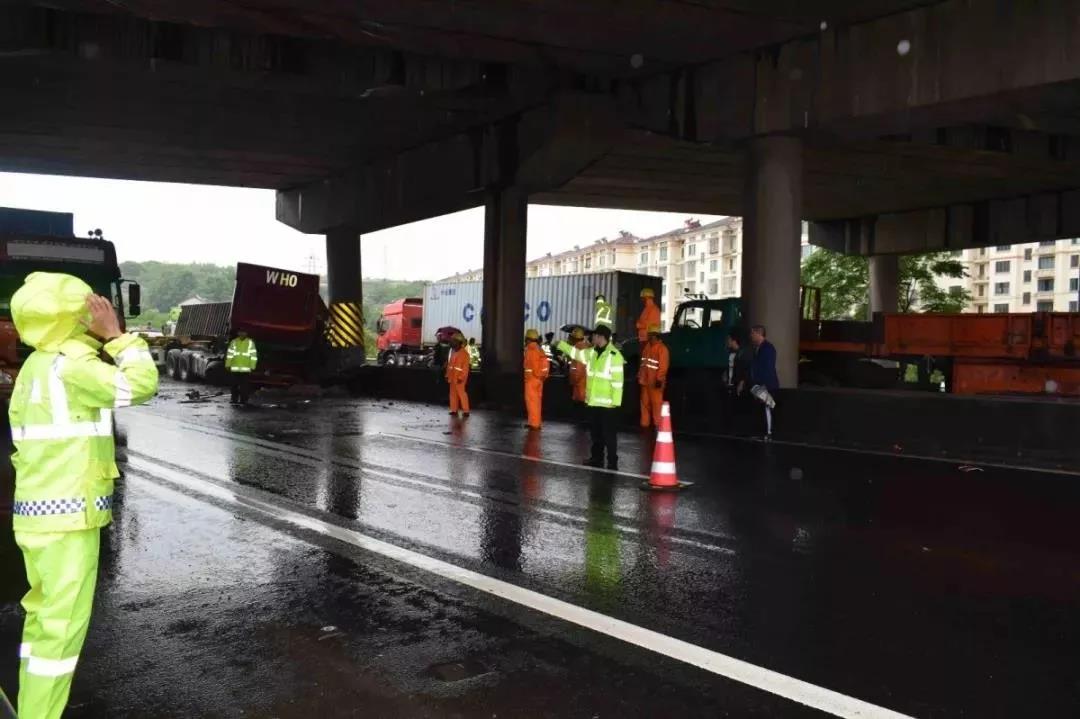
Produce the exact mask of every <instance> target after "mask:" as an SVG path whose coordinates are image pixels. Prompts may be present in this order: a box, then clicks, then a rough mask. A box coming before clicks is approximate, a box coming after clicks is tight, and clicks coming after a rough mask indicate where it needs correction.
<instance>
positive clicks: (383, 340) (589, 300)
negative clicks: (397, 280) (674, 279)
mask: <svg viewBox="0 0 1080 719" xmlns="http://www.w3.org/2000/svg"><path fill="white" fill-rule="evenodd" d="M645 288H649V289H652V291H653V292H654V293H655V294H656V296H657V297H659V296H660V289H661V279H660V278H659V277H652V276H649V275H639V274H635V273H632V272H620V271H612V272H600V273H594V274H587V275H566V276H561V277H530V278H528V279H526V280H525V306H524V308H523V310H524V326H525V327H531V328H534V329H536V330H539V332H540V334H541V336H543V335H544V334H546V333H548V332H555V333H559V332H560V331H561V330H562V328H563V327H564V326H566V325H571V324H578V325H581V326H583V327H592V325H593V319H594V312H595V308H594V301H595V298H596V295H601V294H602V295H604V297H606V298H607V300H608V301H609V302H610V303H611V304H612V306H613V309H614V311H615V335H616V338H627V337H634V336H636V334H637V329H636V327H635V323H636V322H637V318H638V314H639V313H640V311H641V299H640V296H641V291H642V290H643V289H645ZM483 298H484V283H483V282H436V283H432V284H429V285H428V286H427V287H426V288H425V290H424V296H423V297H409V298H405V299H401V300H397V301H395V302H391V303H390V304H388V305H386V306H385V307H384V308H383V311H382V315H381V316H380V317H379V321H378V325H377V331H378V335H379V339H378V344H377V347H378V355H377V361H378V363H379V364H380V365H408V364H415V363H418V362H421V363H427V362H428V361H429V360H430V358H431V357H432V355H433V351H434V348H435V347H437V346H438V345H439V343H440V342H442V341H445V339H446V338H447V335H448V334H449V333H450V332H451V331H455V330H456V331H460V332H461V333H462V334H463V335H465V337H466V338H470V337H475V338H476V340H477V342H480V341H481V336H482V318H483V314H484V307H483Z"/></svg>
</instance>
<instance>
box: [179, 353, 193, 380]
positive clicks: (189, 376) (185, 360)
mask: <svg viewBox="0 0 1080 719" xmlns="http://www.w3.org/2000/svg"><path fill="white" fill-rule="evenodd" d="M176 364H177V372H178V373H179V375H180V378H179V379H180V381H181V382H194V381H195V373H194V372H192V371H191V355H188V354H182V355H180V359H179V360H178V361H177V363H176Z"/></svg>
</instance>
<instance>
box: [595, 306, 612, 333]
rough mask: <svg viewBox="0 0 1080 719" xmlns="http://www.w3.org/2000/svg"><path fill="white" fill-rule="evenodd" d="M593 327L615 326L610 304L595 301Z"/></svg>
mask: <svg viewBox="0 0 1080 719" xmlns="http://www.w3.org/2000/svg"><path fill="white" fill-rule="evenodd" d="M595 320H596V321H595V323H594V324H595V325H596V326H597V327H599V326H600V325H605V326H607V327H614V326H615V313H614V310H612V308H611V303H610V302H602V301H600V300H597V302H596V318H595Z"/></svg>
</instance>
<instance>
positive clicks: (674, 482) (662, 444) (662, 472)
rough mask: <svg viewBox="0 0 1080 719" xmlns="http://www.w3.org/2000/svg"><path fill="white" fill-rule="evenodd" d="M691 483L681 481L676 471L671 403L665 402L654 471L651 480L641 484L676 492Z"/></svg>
mask: <svg viewBox="0 0 1080 719" xmlns="http://www.w3.org/2000/svg"><path fill="white" fill-rule="evenodd" d="M688 486H690V485H689V483H686V482H680V481H679V478H678V476H677V473H676V471H675V441H674V439H672V436H671V405H669V404H668V403H667V402H664V404H663V406H662V407H661V408H660V427H659V429H658V430H657V432H656V447H655V449H653V463H652V473H651V475H650V476H649V481H648V482H644V483H642V485H641V488H642V489H652V490H656V491H660V492H674V491H678V490H680V489H682V488H683V487H688Z"/></svg>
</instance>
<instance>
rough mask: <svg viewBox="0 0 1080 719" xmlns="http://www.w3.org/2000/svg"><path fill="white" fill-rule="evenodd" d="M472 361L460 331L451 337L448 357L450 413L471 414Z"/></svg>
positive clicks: (447, 372) (447, 376) (464, 415)
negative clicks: (470, 380)
mask: <svg viewBox="0 0 1080 719" xmlns="http://www.w3.org/2000/svg"><path fill="white" fill-rule="evenodd" d="M471 365H472V361H471V359H470V358H469V350H468V348H466V347H465V336H464V335H463V334H461V333H460V332H458V333H456V334H454V336H453V337H451V338H450V355H449V357H447V359H446V369H445V370H444V374H445V375H446V383H447V384H449V385H450V414H452V415H455V416H456V415H457V413H458V410H460V411H461V413H462V416H463V417H468V416H469V392H468V389H467V388H468V384H469V368H470V366H471Z"/></svg>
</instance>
